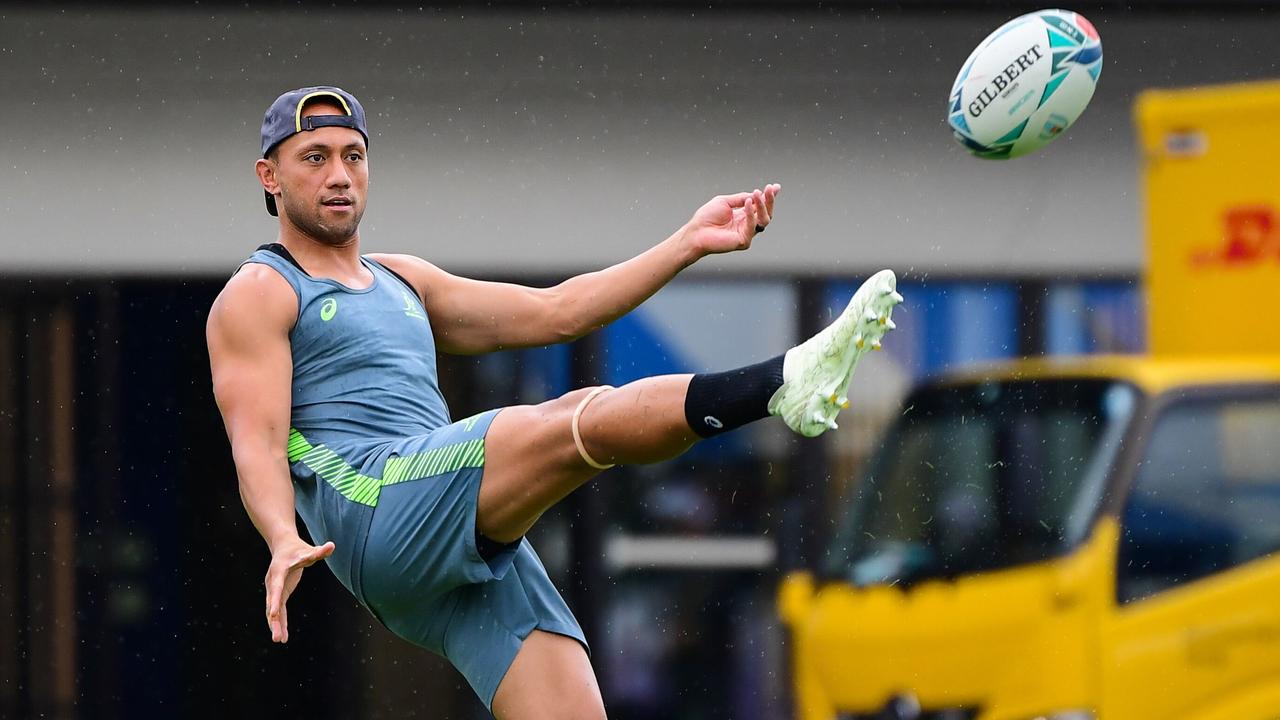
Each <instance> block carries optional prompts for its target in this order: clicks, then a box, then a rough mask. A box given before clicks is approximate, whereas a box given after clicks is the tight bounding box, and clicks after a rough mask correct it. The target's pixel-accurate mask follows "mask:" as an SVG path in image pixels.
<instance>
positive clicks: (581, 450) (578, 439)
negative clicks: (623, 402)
mask: <svg viewBox="0 0 1280 720" xmlns="http://www.w3.org/2000/svg"><path fill="white" fill-rule="evenodd" d="M612 389H613V386H612V385H601V386H600V387H598V388H596V389H595V390H592V391H591V392H589V393H587V396H586V397H584V398H582V402H580V403H578V407H577V409H575V410H574V411H573V444H574V445H577V446H578V454H579V455H581V456H582V459H583V460H586V461H587V464H588V465H590V466H591V467H593V468H595V469H597V470H608V469H609V468H611V467H613V466H612V465H602V464H600V463H598V462H596V461H595V458H593V457H591V455H589V454H588V453H587V446H586V445H583V444H582V433H581V432H579V431H578V418H580V417H582V411H583V410H585V409H586V408H587V403H589V402H591V401H592V400H595V399H596V396H597V395H599V394H600V393H602V392H604V391H605V390H612Z"/></svg>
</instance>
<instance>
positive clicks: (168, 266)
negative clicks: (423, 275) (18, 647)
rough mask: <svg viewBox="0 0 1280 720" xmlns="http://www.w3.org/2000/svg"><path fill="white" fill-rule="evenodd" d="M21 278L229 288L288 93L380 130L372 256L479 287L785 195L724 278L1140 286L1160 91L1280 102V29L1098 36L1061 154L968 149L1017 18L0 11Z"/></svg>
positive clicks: (573, 262) (721, 262)
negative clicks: (1145, 104)
mask: <svg viewBox="0 0 1280 720" xmlns="http://www.w3.org/2000/svg"><path fill="white" fill-rule="evenodd" d="M0 15H3V17H2V18H0V58H3V66H4V68H5V71H4V72H3V73H0V95H2V96H3V97H4V98H6V99H7V102H6V103H5V108H4V112H2V113H0V137H3V142H0V168H3V172H2V173H0V215H2V216H3V219H4V222H3V227H0V273H8V274H14V273H28V272H38V273H56V274H117V275H118V274H144V275H151V274H211V273H212V274H222V273H226V272H229V271H230V270H231V269H232V268H234V266H235V264H236V263H237V261H238V260H239V259H240V258H242V257H243V256H245V255H246V254H247V253H248V252H249V250H250V249H251V248H252V247H253V246H256V245H257V244H259V243H261V242H265V241H268V240H270V239H271V238H272V237H273V236H274V233H275V224H274V222H275V221H274V220H273V219H272V218H269V217H268V216H267V215H266V213H265V212H264V210H263V208H262V198H261V193H260V192H259V191H257V190H256V189H255V188H256V180H255V178H254V176H253V174H252V165H253V161H254V159H255V157H256V148H257V143H258V139H257V132H258V123H259V121H260V118H261V113H262V111H263V110H264V109H265V107H266V106H267V105H268V104H269V103H270V102H271V100H272V99H273V98H274V97H275V96H276V95H277V94H278V93H279V92H280V91H282V90H285V89H288V88H290V87H294V86H299V85H303V84H315V83H335V84H339V85H341V86H343V87H345V88H346V89H348V90H350V91H352V92H354V93H355V94H356V95H357V96H358V97H360V98H361V99H362V101H363V102H364V104H365V106H366V108H367V110H368V112H369V116H370V117H369V122H370V127H371V132H372V133H373V138H372V143H371V145H372V147H371V156H370V159H371V163H372V172H373V176H372V177H373V180H372V189H371V200H370V203H369V208H368V212H367V213H366V215H365V221H364V225H363V240H364V243H365V247H366V248H368V249H376V250H387V251H405V252H414V253H418V254H422V255H424V256H426V257H428V258H431V259H433V260H435V261H437V262H438V263H440V264H441V265H443V266H444V267H446V268H448V269H451V270H455V271H459V272H465V273H472V274H495V273H501V274H506V275H510V274H513V273H516V274H518V273H531V274H532V273H543V274H545V273H553V274H554V273H560V272H567V271H569V270H572V269H578V268H589V267H596V266H600V265H602V264H607V263H610V262H613V261H616V260H619V259H622V258H624V257H627V256H629V255H630V254H632V253H634V252H636V251H638V250H640V249H643V248H644V247H647V246H648V245H649V244H651V243H653V242H654V241H656V240H659V239H661V238H663V237H665V236H666V235H667V234H668V233H669V232H671V231H672V230H674V229H675V228H677V227H678V226H679V225H680V223H682V222H683V221H684V220H685V219H686V218H687V217H688V215H689V214H690V213H691V212H692V211H693V210H694V209H695V208H696V207H697V206H698V205H699V204H700V203H701V202H702V201H703V200H704V199H705V198H707V197H709V196H711V195H713V194H716V193H719V192H728V191H734V190H738V189H743V188H749V187H752V186H755V185H758V184H761V183H764V182H766V181H769V180H776V181H778V182H781V183H782V184H783V187H784V191H783V196H782V199H781V201H780V203H781V204H780V206H779V209H778V219H777V224H776V225H775V226H774V227H772V228H770V231H769V232H768V233H767V234H766V235H764V236H763V237H762V238H761V239H760V240H759V242H758V243H757V244H756V247H754V248H753V249H752V250H751V252H749V253H745V254H741V255H737V256H733V257H727V258H720V259H716V260H715V261H713V262H709V263H704V264H703V265H701V266H699V268H698V270H699V271H700V272H729V273H740V272H762V273H768V274H780V273H791V272H805V273H835V274H855V273H858V272H862V271H865V270H868V269H873V268H875V267H879V266H892V267H895V268H897V269H899V270H900V271H914V272H915V273H918V274H925V273H947V274H951V273H965V272H971V271H981V272H982V273H984V274H988V275H990V274H1024V273H1037V274H1040V273H1043V274H1055V273H1062V272H1071V273H1079V272H1084V273H1089V272H1104V273H1119V274H1130V273H1134V272H1135V271H1136V270H1137V269H1138V268H1139V265H1140V263H1141V258H1142V251H1141V242H1140V233H1141V228H1140V223H1139V208H1138V203H1139V198H1138V196H1137V194H1136V167H1137V158H1136V156H1135V146H1134V142H1133V137H1132V135H1133V132H1132V129H1131V126H1130V120H1129V108H1130V105H1131V102H1132V100H1133V98H1134V95H1135V94H1136V93H1137V92H1138V91H1139V90H1140V89H1141V88H1144V87H1149V86H1171V85H1186V84H1191V83H1202V82H1218V81H1228V80H1239V79H1245V78H1250V77H1258V76H1265V75H1274V74H1275V72H1276V71H1275V67H1274V61H1273V60H1272V56H1271V55H1270V54H1269V53H1268V54H1265V55H1264V53H1265V52H1266V49H1267V48H1268V46H1269V43H1270V41H1271V40H1272V39H1273V36H1274V33H1273V32H1272V30H1273V29H1274V25H1275V21H1274V19H1273V18H1270V16H1267V15H1261V16H1255V15H1252V14H1245V13H1234V14H1228V15H1225V16H1223V17H1210V16H1206V15H1203V14H1190V13H1188V14H1173V15H1162V16H1156V15H1142V14H1139V15H1126V14H1118V13H1115V12H1111V13H1101V14H1098V15H1096V16H1095V17H1093V18H1092V19H1093V20H1094V22H1095V24H1096V25H1097V26H1098V28H1099V30H1100V31H1101V33H1102V37H1103V42H1104V48H1105V50H1106V60H1105V62H1106V65H1105V69H1104V71H1103V75H1102V79H1101V84H1100V86H1099V91H1098V94H1097V96H1096V97H1095V99H1094V101H1093V105H1092V107H1091V108H1090V110H1089V112H1088V113H1087V114H1086V115H1085V116H1084V117H1083V118H1082V120H1081V121H1080V123H1079V124H1078V125H1077V126H1076V127H1074V128H1072V129H1071V131H1070V132H1069V134H1068V135H1067V136H1065V137H1064V138H1062V139H1060V140H1059V141H1057V142H1056V143H1055V144H1054V145H1052V146H1050V147H1049V148H1048V149H1046V150H1045V151H1044V152H1042V153H1040V154H1039V155H1036V156H1032V157H1029V158H1023V159H1019V160H1016V161H1012V162H1009V163H999V162H983V161H979V160H976V159H973V158H970V157H968V156H967V155H965V154H964V153H963V152H962V151H961V150H960V149H959V148H958V147H956V146H954V144H953V142H952V140H951V138H950V135H949V132H948V130H947V128H946V125H945V122H944V110H945V107H944V106H945V100H946V96H947V93H948V91H949V88H950V85H951V82H952V80H953V78H954V75H955V72H956V70H958V68H959V65H960V64H961V62H962V61H963V60H964V58H965V57H966V55H967V54H968V51H969V50H970V49H971V47H972V46H973V45H974V44H976V43H977V42H978V41H979V40H981V39H982V37H983V36H985V34H986V33H987V32H988V31H990V30H991V29H993V28H994V27H995V26H996V25H998V24H999V22H1000V21H1001V20H1002V19H1004V16H1005V13H990V12H973V11H965V12H960V11H955V12H934V13H928V14H926V13H923V12H895V13H885V14H876V13H874V12H870V11H866V12H863V11H854V10H846V11H843V12H835V11H823V10H796V11H792V10H787V11H784V12H773V13H768V12H765V11H764V10H762V9H748V10H744V11H738V12H731V11H728V10H715V11H707V10H697V9H690V8H688V7H679V8H666V9H662V10H657V11H644V10H642V9H637V8H632V9H610V10H603V11H600V10H596V11H571V10H552V11H537V10H530V11H522V10H517V9H514V8H503V9H498V10H489V11H481V12H478V13H472V12H470V11H467V10H459V9H453V10H448V11H442V10H431V9H428V10H421V11H420V10H404V11H400V10H396V9H394V8H386V7H382V8H377V9H374V10H357V9H343V10H330V11H318V10H305V11H304V10H298V9H289V8H287V7H286V6H272V7H271V9H250V8H235V7H230V8H224V7H216V8H203V9H202V8H201V7H200V6H189V7H186V8H182V9H164V8H140V7H134V8H114V9H96V8H94V7H91V6H90V7H84V6H82V7H79V8H77V9H62V10H60V9H52V8H50V9H44V8H39V7H31V8H25V9H18V10H0Z"/></svg>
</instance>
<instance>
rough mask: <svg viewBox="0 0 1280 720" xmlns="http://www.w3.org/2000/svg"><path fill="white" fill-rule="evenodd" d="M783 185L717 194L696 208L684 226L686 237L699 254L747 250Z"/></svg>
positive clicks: (763, 224)
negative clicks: (732, 193)
mask: <svg viewBox="0 0 1280 720" xmlns="http://www.w3.org/2000/svg"><path fill="white" fill-rule="evenodd" d="M780 190H782V186H781V185H778V184H771V185H765V186H764V190H755V191H753V192H744V193H737V194H736V195H720V196H717V197H714V198H712V199H711V202H708V203H707V204H706V205H703V206H702V207H700V208H698V212H696V213H694V214H693V218H692V219H691V220H689V223H688V224H687V225H685V231H686V237H687V238H688V239H689V242H691V243H693V246H694V249H695V251H696V252H697V253H698V254H699V255H712V254H715V253H726V252H733V251H734V250H746V249H747V248H749V247H751V239H752V238H753V237H755V236H756V232H757V230H756V228H764V227H767V226H768V225H769V220H770V219H772V218H773V201H774V199H775V198H776V197H778V192H779V191H780Z"/></svg>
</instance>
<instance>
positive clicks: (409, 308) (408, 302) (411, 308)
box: [400, 290, 427, 320]
mask: <svg viewBox="0 0 1280 720" xmlns="http://www.w3.org/2000/svg"><path fill="white" fill-rule="evenodd" d="M400 294H401V295H403V296H404V314H405V315H408V316H409V317H411V318H418V319H420V320H426V319H427V316H426V315H423V314H422V311H421V310H419V309H418V306H417V305H415V304H414V303H413V299H412V298H410V297H409V293H407V292H405V291H403V290H401V291H400Z"/></svg>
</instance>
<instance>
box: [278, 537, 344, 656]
mask: <svg viewBox="0 0 1280 720" xmlns="http://www.w3.org/2000/svg"><path fill="white" fill-rule="evenodd" d="M333 549H334V544H333V543H332V542H327V543H325V544H324V545H321V546H320V547H315V546H313V545H308V544H307V543H305V542H303V541H302V538H294V539H292V540H290V541H289V542H286V543H283V544H281V545H280V546H279V547H276V548H272V551H271V566H270V567H268V568H267V578H266V580H265V581H264V582H265V583H266V586H267V626H268V627H270V628H271V640H272V641H273V642H278V643H285V642H289V613H288V612H286V611H285V603H287V602H288V601H289V596H290V595H292V594H293V590H294V588H296V587H298V581H299V580H301V579H302V570H303V568H306V567H310V566H311V565H314V564H316V563H318V562H320V561H321V560H323V559H325V558H327V557H329V556H330V555H332V554H333Z"/></svg>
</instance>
